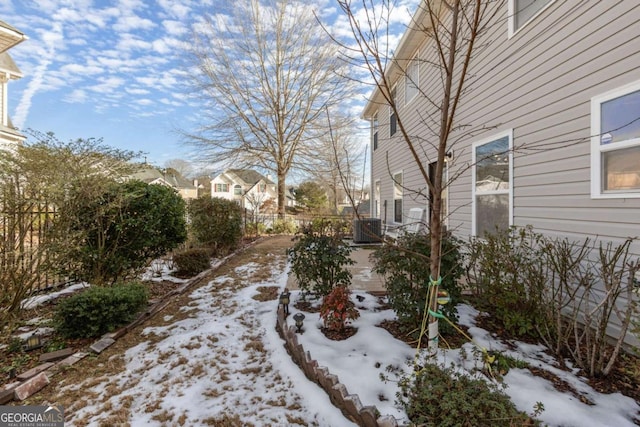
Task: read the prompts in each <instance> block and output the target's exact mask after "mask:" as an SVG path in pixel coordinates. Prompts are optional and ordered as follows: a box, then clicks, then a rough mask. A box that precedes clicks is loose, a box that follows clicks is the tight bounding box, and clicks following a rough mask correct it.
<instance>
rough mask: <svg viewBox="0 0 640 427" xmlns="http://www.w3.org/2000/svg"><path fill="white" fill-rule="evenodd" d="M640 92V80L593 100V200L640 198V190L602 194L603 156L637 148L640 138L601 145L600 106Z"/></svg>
mask: <svg viewBox="0 0 640 427" xmlns="http://www.w3.org/2000/svg"><path fill="white" fill-rule="evenodd" d="M638 90H640V80H637V81H635V82H633V83H629V84H627V85H624V86H621V87H618V88H616V89H613V90H611V91H609V92H606V93H603V94H601V95H598V96H594V97H593V98H591V198H592V199H636V198H640V190H637V191H636V192H632V191H629V192H622V191H620V192H607V193H603V192H602V156H601V154H602V153H604V152H607V151H614V150H619V149H623V148H629V147H637V146H639V145H640V138H635V139H631V140H627V141H619V142H612V143H611V144H607V145H606V146H602V145H600V141H601V139H600V133H601V130H600V126H601V124H602V123H601V117H600V112H601V109H600V106H601V105H602V104H603V103H605V102H607V101H611V100H612V99H615V98H619V97H621V96H624V95H627V94H629V93H631V92H636V91H638Z"/></svg>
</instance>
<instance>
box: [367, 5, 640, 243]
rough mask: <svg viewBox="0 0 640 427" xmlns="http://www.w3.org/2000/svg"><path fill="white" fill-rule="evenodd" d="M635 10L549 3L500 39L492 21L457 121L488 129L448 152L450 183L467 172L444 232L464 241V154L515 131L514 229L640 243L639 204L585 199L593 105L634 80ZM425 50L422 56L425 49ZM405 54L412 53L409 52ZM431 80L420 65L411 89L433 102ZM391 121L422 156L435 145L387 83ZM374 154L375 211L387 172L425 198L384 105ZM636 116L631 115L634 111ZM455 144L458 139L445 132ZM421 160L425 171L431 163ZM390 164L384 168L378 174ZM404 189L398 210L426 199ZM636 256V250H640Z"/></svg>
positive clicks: (638, 10)
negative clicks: (394, 116)
mask: <svg viewBox="0 0 640 427" xmlns="http://www.w3.org/2000/svg"><path fill="white" fill-rule="evenodd" d="M639 21H640V3H638V2H632V1H623V2H598V1H588V2H553V3H552V4H551V5H550V6H549V7H548V8H547V9H546V10H544V11H543V12H542V13H541V14H540V15H539V16H537V17H536V18H535V19H534V20H533V21H531V22H530V23H529V24H528V25H526V26H525V27H524V28H522V29H521V30H520V31H519V32H517V33H516V34H515V35H514V36H513V37H511V38H509V37H508V26H507V8H506V5H505V6H504V10H502V11H500V13H499V14H498V15H497V16H496V19H495V21H494V22H493V23H492V25H491V26H490V29H489V31H488V32H487V33H486V35H485V38H484V39H483V40H482V43H483V44H482V46H481V47H480V49H478V50H477V51H476V56H475V57H474V60H473V61H474V62H473V63H472V67H471V71H470V76H471V77H470V79H469V84H468V90H467V93H466V94H465V97H464V99H463V102H462V104H461V106H460V109H459V111H458V117H457V124H458V125H461V124H465V125H471V126H473V127H475V128H476V129H481V128H482V127H485V128H486V130H485V131H481V132H477V133H476V135H475V136H474V137H473V138H470V137H463V138H462V139H461V140H460V141H458V142H457V143H456V144H455V145H454V146H453V149H454V153H455V159H454V161H453V163H452V165H451V170H450V175H451V176H453V175H454V174H455V173H456V172H457V171H463V170H466V172H463V174H462V176H461V177H460V178H458V180H457V181H456V182H455V183H453V184H452V186H451V188H450V192H449V203H450V211H451V217H450V221H449V224H450V228H451V229H453V230H455V232H456V233H457V234H458V235H460V236H461V237H465V238H466V237H467V236H468V235H469V234H470V233H471V200H472V199H471V197H472V196H471V172H470V170H469V169H468V168H469V166H470V162H471V147H472V144H473V143H474V142H477V141H479V140H481V139H483V138H484V137H485V136H488V135H491V134H494V133H497V132H500V131H504V130H507V129H513V137H514V140H513V144H514V147H515V153H514V160H513V166H514V181H513V184H514V189H513V194H514V206H513V212H514V218H513V223H514V224H515V225H526V224H532V225H533V226H534V227H535V228H536V229H537V230H538V231H541V232H545V233H548V234H552V235H567V236H569V237H573V238H576V239H582V238H583V237H585V236H594V235H596V234H597V235H598V236H600V237H601V238H603V239H609V240H620V239H624V238H625V237H627V236H637V235H640V199H632V198H627V199H591V197H590V179H591V171H590V149H591V147H590V140H589V136H590V109H591V104H590V101H591V98H592V97H594V96H597V95H599V94H602V93H604V92H607V91H609V90H612V89H615V88H616V87H619V86H622V85H625V84H628V83H630V82H633V81H636V80H638V79H640V22H639ZM431 49H432V46H430V44H429V42H427V43H426V44H425V46H423V47H422V48H421V55H422V57H423V58H424V57H425V55H426V54H428V53H429V52H432V50H431ZM409 55H411V54H409ZM437 76H438V72H437V71H436V70H434V69H433V68H432V67H429V66H428V65H426V64H425V63H422V64H421V69H420V86H421V88H422V89H423V90H425V91H427V93H430V94H435V96H434V98H435V99H438V95H437V91H438V90H439V81H440V80H439V78H437ZM396 89H397V92H398V98H399V99H398V101H399V102H398V105H400V106H401V107H400V118H401V120H403V121H404V124H405V126H407V127H408V129H409V133H411V134H413V135H419V136H420V137H421V138H423V143H422V148H421V150H424V151H425V152H426V153H427V156H428V155H431V157H433V156H434V153H433V149H432V148H429V146H428V144H426V142H429V141H431V142H434V137H433V136H432V135H429V131H428V128H427V126H426V125H425V124H424V123H423V122H422V120H421V118H420V115H422V116H424V112H425V111H428V108H429V107H428V104H427V102H426V101H425V100H424V98H422V97H420V96H419V97H418V98H416V99H413V100H412V101H411V102H410V103H409V104H408V105H405V103H404V83H403V82H402V81H400V82H399V84H398V85H397V86H396ZM378 111H379V114H378V119H379V121H380V125H379V140H378V149H377V150H375V151H374V152H373V153H372V185H373V183H374V182H375V181H376V180H378V179H379V180H380V182H381V196H380V198H381V200H382V202H381V213H380V216H381V217H382V218H384V207H383V206H384V204H383V203H384V200H387V217H386V218H387V221H388V222H391V220H392V219H393V218H392V212H393V205H392V201H393V183H392V180H391V178H390V173H393V172H395V171H398V170H403V171H404V184H405V186H407V187H409V188H412V189H414V190H416V191H418V190H421V191H423V193H424V188H425V183H424V180H423V178H422V176H421V175H420V173H419V171H418V168H417V167H416V166H415V162H414V161H413V160H412V159H411V157H410V154H409V151H408V150H407V149H406V145H405V143H404V142H402V140H401V137H400V134H399V133H397V134H396V135H395V136H394V137H392V138H391V139H390V138H389V125H388V118H389V114H388V107H386V106H380V107H379V110H378ZM639 115H640V112H639ZM454 137H455V136H454ZM427 156H424V155H423V156H422V162H423V165H424V166H425V168H426V166H427V165H428V163H429V162H430V161H433V160H432V159H429V158H427ZM387 163H388V166H387ZM407 193H408V192H407V191H405V197H404V211H405V214H406V212H408V210H409V209H410V208H412V207H416V206H420V207H425V206H426V199H425V198H424V197H420V196H419V195H416V194H414V195H408V194H407ZM634 251H635V252H636V253H640V248H639V247H638V245H636V246H635V248H634Z"/></svg>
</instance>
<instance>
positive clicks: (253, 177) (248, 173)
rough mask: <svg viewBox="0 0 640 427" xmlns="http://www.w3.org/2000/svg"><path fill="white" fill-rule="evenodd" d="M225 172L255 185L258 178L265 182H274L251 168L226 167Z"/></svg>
mask: <svg viewBox="0 0 640 427" xmlns="http://www.w3.org/2000/svg"><path fill="white" fill-rule="evenodd" d="M225 173H228V174H233V175H235V176H237V177H238V178H240V179H241V180H242V181H244V182H245V183H247V184H251V185H255V184H256V183H257V182H259V181H260V180H263V181H264V182H265V183H267V184H274V182H273V181H271V180H270V179H269V178H267V177H265V176H264V175H262V174H261V173H259V172H256V171H254V170H253V169H228V170H226V171H225Z"/></svg>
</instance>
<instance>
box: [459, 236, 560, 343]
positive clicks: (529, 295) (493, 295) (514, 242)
mask: <svg viewBox="0 0 640 427" xmlns="http://www.w3.org/2000/svg"><path fill="white" fill-rule="evenodd" d="M543 242H544V236H542V235H541V234H538V233H535V232H534V231H533V229H532V228H531V227H524V228H516V227H511V228H510V229H508V230H502V231H498V230H497V231H496V232H495V233H487V234H485V235H483V237H482V239H480V238H474V239H472V240H471V242H470V245H469V246H470V250H469V252H470V253H471V254H473V255H472V256H471V257H470V258H469V261H470V267H469V269H468V271H469V272H472V277H473V279H471V280H473V282H472V283H474V284H475V286H476V293H477V294H478V296H479V297H480V298H481V301H483V302H484V304H486V306H487V307H491V313H492V314H493V316H494V317H495V318H496V320H498V321H499V322H500V323H501V324H502V325H503V326H504V328H505V329H506V330H507V332H509V333H510V334H513V335H516V336H531V335H534V336H535V326H536V324H539V323H540V322H543V321H544V319H543V315H542V313H543V305H544V292H545V289H546V288H547V284H548V278H547V277H548V276H547V270H546V265H545V263H544V256H543V253H542V248H543V246H544V245H543Z"/></svg>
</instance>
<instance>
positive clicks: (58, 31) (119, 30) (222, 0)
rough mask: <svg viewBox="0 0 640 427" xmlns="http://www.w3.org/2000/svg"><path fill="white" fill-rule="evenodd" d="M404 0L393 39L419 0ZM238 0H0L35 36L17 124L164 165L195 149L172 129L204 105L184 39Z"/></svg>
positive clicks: (0, 13) (324, 8) (15, 93)
mask: <svg viewBox="0 0 640 427" xmlns="http://www.w3.org/2000/svg"><path fill="white" fill-rule="evenodd" d="M355 3H358V2H355ZM401 3H402V4H401V5H400V6H398V7H397V9H396V11H397V13H396V15H395V18H394V23H395V24H396V26H395V33H396V35H395V36H394V37H393V38H392V40H390V44H391V45H392V46H393V45H395V44H396V43H397V41H398V40H399V37H400V36H401V34H402V32H403V30H404V27H403V25H402V24H403V23H404V24H406V23H407V22H408V19H409V16H408V13H407V10H414V9H415V5H416V4H417V0H402V1H401ZM232 4H233V2H232V1H231V0H200V1H190V0H97V1H91V0H15V1H12V0H0V19H1V20H3V21H5V22H7V23H8V24H10V25H12V26H14V27H15V28H17V29H18V30H20V31H22V32H23V33H25V34H26V35H27V37H28V38H29V39H28V40H27V41H24V42H22V43H21V44H20V45H18V46H16V47H14V48H13V49H11V50H10V54H11V56H12V57H13V59H14V61H15V62H16V64H17V65H18V67H19V68H20V69H21V71H22V72H23V74H24V77H23V78H22V79H20V80H18V81H12V82H10V84H9V114H10V116H11V118H12V120H13V123H14V125H15V126H17V127H18V128H20V129H23V130H24V129H34V130H37V131H40V132H53V133H54V134H55V135H56V136H57V137H58V139H60V140H63V141H67V140H69V139H75V138H90V137H94V138H103V139H104V143H105V144H107V145H111V146H113V147H117V148H122V149H130V150H134V151H143V152H145V153H147V154H146V155H147V160H148V161H149V162H150V163H153V164H156V165H159V166H162V165H164V163H165V162H166V161H167V160H170V159H176V158H180V159H187V160H190V159H192V158H193V155H194V153H193V152H192V151H193V149H192V148H191V147H189V146H188V145H186V144H184V143H183V142H182V141H181V138H180V136H179V135H178V134H177V133H176V132H175V130H176V129H189V128H190V127H191V126H194V124H195V123H196V119H197V114H198V105H197V104H196V103H195V101H194V100H192V99H190V97H189V96H188V92H187V88H186V87H185V84H184V83H185V81H186V78H187V76H188V75H189V74H188V73H189V67H188V63H187V61H186V59H185V57H184V55H183V52H184V48H183V46H184V44H183V43H184V42H185V41H186V40H188V36H189V35H190V34H191V29H192V28H193V25H194V24H195V23H196V22H197V21H198V20H199V19H201V16H202V14H203V13H223V12H224V10H223V9H226V8H228V7H229V6H230V5H232ZM313 4H314V5H316V6H317V7H318V10H319V12H320V15H321V16H322V17H323V20H324V21H325V22H327V23H328V24H329V25H330V27H331V28H332V31H334V32H335V34H338V35H343V36H348V35H349V33H348V29H347V26H346V19H345V17H343V16H341V15H337V14H336V12H337V5H336V4H335V2H334V1H333V0H318V1H315V2H314V3H313ZM364 99H365V98H364V96H363V97H362V101H363V103H364ZM140 160H142V159H140Z"/></svg>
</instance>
